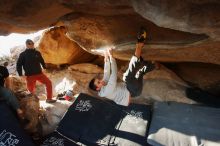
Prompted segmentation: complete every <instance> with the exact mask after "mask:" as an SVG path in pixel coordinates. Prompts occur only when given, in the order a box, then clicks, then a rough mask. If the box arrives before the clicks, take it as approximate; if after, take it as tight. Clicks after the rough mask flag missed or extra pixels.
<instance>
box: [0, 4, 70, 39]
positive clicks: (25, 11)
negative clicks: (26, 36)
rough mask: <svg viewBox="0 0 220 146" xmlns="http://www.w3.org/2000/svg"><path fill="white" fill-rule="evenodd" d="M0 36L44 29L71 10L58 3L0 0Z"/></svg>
mask: <svg viewBox="0 0 220 146" xmlns="http://www.w3.org/2000/svg"><path fill="white" fill-rule="evenodd" d="M0 8H1V10H0V11H1V12H0V19H1V22H0V26H1V30H0V32H1V34H3V35H7V34H9V33H11V32H18V33H27V32H32V31H37V30H39V29H43V28H46V27H48V26H50V25H51V24H53V23H54V22H56V21H57V20H58V19H59V18H60V17H61V16H63V15H65V14H67V13H70V12H71V10H70V9H69V8H67V7H65V6H63V5H62V4H60V3H59V2H58V1H54V0H46V1H44V2H43V3H42V2H40V1H38V0H32V1H26V0H11V1H10V2H9V1H7V0H2V1H1V2H0Z"/></svg>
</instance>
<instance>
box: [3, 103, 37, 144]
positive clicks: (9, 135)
mask: <svg viewBox="0 0 220 146" xmlns="http://www.w3.org/2000/svg"><path fill="white" fill-rule="evenodd" d="M0 119H1V124H0V145H1V146H33V145H34V144H33V142H32V139H31V138H30V137H29V136H28V135H27V134H26V133H25V131H24V130H23V129H22V127H20V124H19V121H18V119H17V118H16V115H15V113H14V112H13V111H12V110H11V108H10V107H9V106H8V105H7V104H6V103H5V102H4V101H1V102H0Z"/></svg>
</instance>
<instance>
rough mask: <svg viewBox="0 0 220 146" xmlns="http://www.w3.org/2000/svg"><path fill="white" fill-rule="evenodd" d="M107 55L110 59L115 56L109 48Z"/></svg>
mask: <svg viewBox="0 0 220 146" xmlns="http://www.w3.org/2000/svg"><path fill="white" fill-rule="evenodd" d="M107 54H108V56H109V57H112V56H113V48H108V49H107Z"/></svg>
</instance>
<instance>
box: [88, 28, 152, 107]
mask: <svg viewBox="0 0 220 146" xmlns="http://www.w3.org/2000/svg"><path fill="white" fill-rule="evenodd" d="M146 38H147V33H146V30H145V29H144V28H143V27H142V28H141V29H140V32H139V33H138V36H137V44H136V49H135V54H134V56H132V58H131V60H130V63H129V66H128V69H127V70H126V72H125V73H124V75H123V81H124V82H120V83H117V64H116V61H115V59H114V57H113V55H112V49H108V50H107V51H106V53H105V59H104V62H105V65H104V76H103V79H99V78H97V77H95V78H93V79H92V80H91V81H90V83H89V88H90V89H92V90H94V91H98V95H99V96H101V97H106V98H108V99H111V100H113V101H114V102H116V103H117V104H119V105H123V106H128V105H129V102H130V98H131V97H137V96H139V95H140V94H141V92H142V88H143V76H144V75H145V74H146V73H147V72H150V71H152V70H153V69H154V68H155V64H154V63H152V62H149V61H144V60H143V58H142V57H141V50H142V48H143V47H144V42H145V40H146ZM110 72H111V73H110Z"/></svg>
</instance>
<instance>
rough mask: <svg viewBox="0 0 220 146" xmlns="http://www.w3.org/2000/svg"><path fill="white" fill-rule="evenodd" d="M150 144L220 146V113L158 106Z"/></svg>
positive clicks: (171, 104)
mask: <svg viewBox="0 0 220 146" xmlns="http://www.w3.org/2000/svg"><path fill="white" fill-rule="evenodd" d="M148 143H150V144H152V145H154V146H170V145H175V146H185V145H189V146H217V145H218V146H220V109H218V108H211V107H203V106H197V105H189V104H181V103H175V102H168V103H162V102H157V103H155V105H154V108H153V116H152V121H151V125H150V130H149V136H148Z"/></svg>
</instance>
